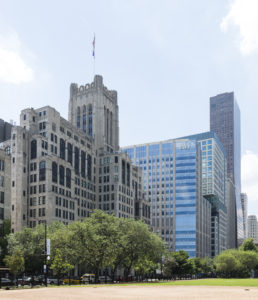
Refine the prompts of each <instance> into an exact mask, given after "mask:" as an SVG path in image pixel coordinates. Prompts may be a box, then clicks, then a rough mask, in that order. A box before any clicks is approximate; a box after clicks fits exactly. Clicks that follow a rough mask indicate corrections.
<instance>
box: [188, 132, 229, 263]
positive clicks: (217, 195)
mask: <svg viewBox="0 0 258 300" xmlns="http://www.w3.org/2000/svg"><path fill="white" fill-rule="evenodd" d="M185 138H189V139H194V140H196V141H198V142H199V143H200V147H201V151H202V195H203V196H204V197H205V198H206V199H208V200H209V201H210V203H211V205H212V211H211V256H212V257H214V256H216V255H218V254H219V253H220V252H221V251H223V250H225V249H226V248H227V242H226V240H227V203H226V176H227V175H226V153H225V150H224V147H223V145H222V144H221V142H220V140H219V139H218V137H217V135H216V134H215V133H214V132H204V133H200V134H195V135H191V136H187V137H185Z"/></svg>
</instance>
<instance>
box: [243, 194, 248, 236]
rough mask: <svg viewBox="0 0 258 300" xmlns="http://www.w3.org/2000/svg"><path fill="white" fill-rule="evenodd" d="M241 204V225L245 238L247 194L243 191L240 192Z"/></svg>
mask: <svg viewBox="0 0 258 300" xmlns="http://www.w3.org/2000/svg"><path fill="white" fill-rule="evenodd" d="M241 204H242V211H243V227H244V239H246V238H247V205H248V200H247V195H246V194H245V193H241Z"/></svg>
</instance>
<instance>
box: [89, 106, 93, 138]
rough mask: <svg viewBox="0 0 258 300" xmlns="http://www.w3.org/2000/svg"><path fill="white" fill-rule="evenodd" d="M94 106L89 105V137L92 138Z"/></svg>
mask: <svg viewBox="0 0 258 300" xmlns="http://www.w3.org/2000/svg"><path fill="white" fill-rule="evenodd" d="M92 123H93V121H92V105H91V104H90V105H89V135H90V136H92Z"/></svg>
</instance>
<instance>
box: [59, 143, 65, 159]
mask: <svg viewBox="0 0 258 300" xmlns="http://www.w3.org/2000/svg"><path fill="white" fill-rule="evenodd" d="M60 157H61V158H62V159H65V141H64V140H63V139H60Z"/></svg>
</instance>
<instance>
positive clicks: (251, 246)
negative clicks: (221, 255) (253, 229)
mask: <svg viewBox="0 0 258 300" xmlns="http://www.w3.org/2000/svg"><path fill="white" fill-rule="evenodd" d="M240 250H243V251H255V252H258V249H257V247H256V246H255V243H254V239H252V238H249V239H246V240H245V241H244V242H243V244H242V245H241V247H240Z"/></svg>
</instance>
